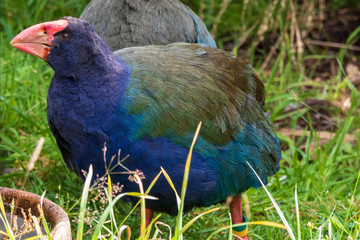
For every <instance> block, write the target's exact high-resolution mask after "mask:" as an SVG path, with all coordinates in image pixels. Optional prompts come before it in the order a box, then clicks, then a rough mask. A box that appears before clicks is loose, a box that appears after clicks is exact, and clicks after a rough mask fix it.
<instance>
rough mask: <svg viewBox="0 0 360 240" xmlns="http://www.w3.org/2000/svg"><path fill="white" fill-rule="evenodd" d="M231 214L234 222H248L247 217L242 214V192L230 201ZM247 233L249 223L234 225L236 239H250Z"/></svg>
mask: <svg viewBox="0 0 360 240" xmlns="http://www.w3.org/2000/svg"><path fill="white" fill-rule="evenodd" d="M230 214H231V220H232V223H233V224H238V223H243V222H247V220H246V217H245V216H244V215H242V209H241V194H239V195H237V196H235V197H234V198H233V199H232V201H231V202H230ZM247 233H248V227H247V225H243V226H238V227H233V234H234V237H235V238H236V239H243V240H248V237H247Z"/></svg>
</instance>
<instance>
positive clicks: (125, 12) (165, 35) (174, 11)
mask: <svg viewBox="0 0 360 240" xmlns="http://www.w3.org/2000/svg"><path fill="white" fill-rule="evenodd" d="M80 18H81V19H84V20H86V21H88V22H90V23H91V24H92V25H93V26H94V27H95V29H96V32H97V33H98V34H99V35H100V37H101V38H103V39H104V40H105V41H106V43H107V44H108V45H109V46H110V47H111V49H112V50H113V51H115V50H119V49H122V48H126V47H135V46H143V45H165V44H169V43H174V42H190V43H201V44H205V45H208V46H211V47H216V44H215V41H214V39H213V38H212V37H211V35H210V33H209V32H208V30H207V29H206V26H205V24H204V23H203V22H202V21H201V19H200V18H199V17H198V16H197V15H196V14H195V13H194V12H193V11H192V10H191V9H190V8H189V7H187V6H185V5H184V4H183V3H181V2H180V1H178V0H92V1H91V2H90V3H89V4H88V5H87V7H86V8H85V10H84V12H83V13H82V14H81V16H80Z"/></svg>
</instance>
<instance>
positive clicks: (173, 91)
mask: <svg viewBox="0 0 360 240" xmlns="http://www.w3.org/2000/svg"><path fill="white" fill-rule="evenodd" d="M115 54H116V55H118V56H120V57H121V58H122V59H123V60H124V61H125V62H127V63H128V64H129V65H131V66H132V71H133V74H132V81H131V83H130V88H129V90H128V91H129V92H128V94H129V95H130V96H134V99H133V102H132V104H131V106H130V107H129V108H130V112H129V113H130V114H143V115H145V116H146V118H145V119H144V124H143V125H144V126H146V127H145V128H144V129H142V131H138V133H137V134H143V136H144V135H147V134H148V135H151V136H152V137H158V136H165V135H166V131H168V129H172V131H174V132H175V133H177V134H178V135H179V136H181V137H183V136H184V135H185V134H187V133H188V132H191V131H193V130H194V129H195V128H196V126H197V124H198V123H199V120H200V119H201V120H202V121H203V122H204V123H203V131H202V136H203V137H204V138H205V139H206V140H208V141H210V142H212V143H214V144H225V143H228V142H230V141H231V139H232V138H233V137H234V136H235V135H236V134H237V132H238V131H239V130H241V129H243V128H244V124H245V123H246V124H254V123H255V122H256V121H258V122H259V123H261V124H262V125H263V126H265V127H266V128H267V129H268V131H269V133H271V135H272V136H275V134H274V132H273V129H272V125H271V123H270V122H269V120H268V118H267V117H266V115H265V114H264V112H263V105H264V98H265V97H264V85H263V84H262V83H261V81H260V80H259V78H258V77H257V76H256V75H255V74H254V72H253V70H252V68H251V67H250V66H249V65H248V64H247V63H245V62H244V61H242V60H241V59H240V58H236V57H235V56H234V55H233V54H232V53H228V52H225V51H222V50H219V49H216V48H210V47H202V46H200V45H191V44H185V43H176V44H170V45H167V46H147V47H136V48H128V49H123V50H120V51H117V52H115ZM155 59H156V60H155ZM184 63H185V64H184ZM143 136H138V137H143Z"/></svg>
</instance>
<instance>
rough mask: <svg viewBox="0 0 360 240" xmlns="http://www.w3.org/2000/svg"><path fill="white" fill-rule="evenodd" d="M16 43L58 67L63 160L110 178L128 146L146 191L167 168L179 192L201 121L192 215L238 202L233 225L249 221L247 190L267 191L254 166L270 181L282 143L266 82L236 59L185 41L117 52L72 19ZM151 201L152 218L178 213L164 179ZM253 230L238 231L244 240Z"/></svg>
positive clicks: (51, 96) (120, 178)
mask: <svg viewBox="0 0 360 240" xmlns="http://www.w3.org/2000/svg"><path fill="white" fill-rule="evenodd" d="M11 44H12V45H13V46H14V47H16V48H18V49H20V50H22V51H25V52H27V53H30V54H32V55H34V56H37V57H40V58H42V59H44V60H45V61H46V62H47V63H48V64H49V65H50V66H51V67H52V68H53V69H54V71H55V75H54V77H53V78H52V80H51V83H50V87H49V92H48V98H47V103H48V108H47V114H48V122H49V126H50V130H51V132H52V133H53V135H54V137H55V138H56V141H57V144H58V146H59V148H60V150H61V153H62V155H63V158H64V160H65V162H66V163H67V165H68V166H69V167H70V168H72V169H73V170H75V171H76V172H77V173H79V175H80V176H82V174H81V170H85V171H87V170H88V169H89V166H90V165H91V164H92V165H93V167H94V172H95V174H98V175H99V176H102V175H104V174H105V173H106V166H109V165H110V161H111V157H112V156H114V155H116V154H117V153H118V151H119V150H120V149H121V154H122V156H126V155H129V157H128V158H126V160H124V161H123V162H122V164H123V165H124V166H125V167H126V168H128V169H130V170H131V171H135V170H136V169H139V170H141V171H142V172H143V173H144V175H145V177H146V178H145V179H143V184H144V187H145V188H147V187H148V186H149V184H150V183H151V181H152V180H153V179H154V177H155V176H156V175H157V174H158V173H159V171H160V170H161V169H160V167H163V168H164V169H165V170H166V171H167V173H168V174H169V176H170V178H171V179H172V181H173V183H174V185H175V188H176V190H177V192H181V186H182V181H183V174H184V168H185V162H186V156H187V154H188V152H189V147H190V144H191V142H192V138H193V136H194V131H195V129H196V127H197V125H198V123H199V122H200V121H202V122H203V126H202V128H201V131H200V135H199V137H198V140H197V142H196V145H195V148H194V152H193V155H192V161H191V166H190V172H189V184H188V188H187V193H186V198H185V210H190V209H191V208H193V207H194V206H209V205H212V204H216V203H219V202H224V201H225V200H226V199H227V198H228V197H229V196H232V197H233V198H232V201H231V203H230V212H231V217H232V221H233V223H240V222H243V221H244V220H245V219H244V218H243V216H242V211H241V193H242V192H244V191H246V190H247V189H249V188H251V187H255V188H257V187H260V186H261V184H260V182H259V180H258V179H257V177H256V176H255V174H254V172H253V171H252V170H251V169H250V167H249V166H248V164H247V162H248V163H249V164H250V165H251V166H252V167H253V168H254V169H255V171H256V172H257V173H258V175H259V176H260V178H261V179H262V181H263V182H264V183H265V184H266V183H267V180H268V177H269V176H271V175H273V174H274V173H275V172H276V171H277V170H278V168H279V161H280V158H281V150H280V146H279V142H278V139H277V137H276V134H275V132H274V129H273V125H272V123H271V122H270V120H269V118H268V117H267V115H266V114H265V113H264V109H263V107H264V102H265V91H264V85H263V84H262V82H261V81H260V80H259V78H258V77H257V76H256V75H255V74H254V72H253V70H252V68H251V67H250V66H249V65H248V64H247V63H245V62H244V61H242V60H241V59H240V58H238V57H236V56H234V55H233V54H232V53H229V52H226V51H223V50H220V49H216V48H211V47H206V46H203V45H199V44H188V43H176V44H170V45H166V46H145V47H133V48H126V49H123V50H119V51H117V52H115V53H113V52H112V51H111V49H110V48H109V46H108V45H107V44H106V43H105V42H104V41H103V40H102V39H101V38H100V37H99V36H98V35H97V34H96V33H95V31H94V29H93V27H91V26H90V24H89V23H87V22H86V21H83V20H79V19H76V18H71V17H66V18H63V19H61V20H58V21H53V22H46V23H41V24H38V25H35V26H33V27H30V28H28V29H27V30H24V31H23V32H21V33H20V34H18V35H17V36H16V37H15V38H14V39H13V40H12V41H11ZM104 143H106V146H107V157H106V165H105V164H104V159H103V151H102V148H103V146H104ZM114 171H115V172H123V171H124V169H123V168H122V167H120V166H118V167H116V169H114ZM82 177H83V176H82ZM111 179H112V181H113V182H115V183H116V182H120V183H121V184H123V185H124V187H123V191H124V192H133V191H138V185H137V184H136V183H134V182H131V181H129V179H128V175H126V174H113V175H111ZM150 195H152V196H155V197H157V198H158V200H147V201H146V207H147V208H148V211H147V212H148V213H150V212H151V211H152V210H154V211H161V212H167V213H169V214H172V215H174V214H176V213H177V211H178V209H177V204H176V198H175V194H174V192H173V190H172V189H171V187H170V185H169V183H168V182H167V180H166V178H165V177H164V176H161V177H160V178H159V179H158V181H157V182H156V184H155V185H154V187H153V188H152V190H151V191H150ZM127 200H128V201H131V202H133V203H136V202H137V201H138V199H136V198H128V199H127ZM150 215H151V214H149V216H150ZM246 231H247V229H246V228H244V229H243V228H239V227H237V228H234V233H235V234H236V235H237V236H240V237H244V239H246V238H247V237H246V233H247V232H246Z"/></svg>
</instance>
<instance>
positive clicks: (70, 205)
mask: <svg viewBox="0 0 360 240" xmlns="http://www.w3.org/2000/svg"><path fill="white" fill-rule="evenodd" d="M87 2H88V1H85V0H82V1H81V0H68V1H64V0H56V1H55V0H17V1H12V0H1V17H0V24H1V25H0V30H1V33H0V39H1V43H0V44H1V59H0V63H1V79H0V185H1V186H6V187H13V188H21V189H25V190H27V191H30V192H34V193H37V194H40V195H41V194H42V193H43V192H44V191H45V190H46V191H47V194H46V196H47V197H48V198H49V199H51V200H53V201H55V202H56V203H57V204H59V205H60V206H62V207H63V208H64V209H65V210H66V211H67V212H68V213H69V216H70V218H71V220H72V221H73V224H74V229H76V226H77V225H76V222H77V219H78V213H79V208H80V206H79V201H80V198H81V189H82V186H83V183H82V182H81V181H80V179H79V178H78V177H77V176H76V175H75V174H74V173H72V172H70V171H69V170H68V169H67V168H66V166H65V164H64V162H63V161H62V159H61V155H60V152H59V150H58V149H57V147H56V143H55V141H54V138H53V137H52V136H51V134H50V131H49V129H48V125H47V120H46V95H47V89H48V85H49V83H50V79H51V77H52V74H53V71H52V69H51V68H49V67H48V66H46V64H44V62H42V60H40V59H37V58H34V57H32V56H30V55H28V54H24V53H22V52H20V51H18V50H16V49H14V48H11V47H10V45H9V42H10V40H11V39H12V38H13V37H14V36H15V35H16V34H17V33H18V32H20V31H21V30H23V29H25V28H26V27H29V26H31V25H34V24H36V23H39V22H42V21H49V20H54V19H58V18H60V17H62V16H65V15H70V16H80V14H81V12H82V10H83V9H84V7H85V6H86V4H87ZM184 3H186V4H188V5H189V6H191V7H192V8H193V9H194V11H195V12H197V13H199V15H200V16H201V17H202V18H203V19H204V21H205V23H206V24H207V26H208V28H209V30H210V31H211V33H212V34H213V35H214V36H215V39H216V41H217V43H218V45H219V47H220V48H224V49H226V50H229V51H233V52H234V53H236V54H238V55H239V56H242V57H244V58H246V59H247V60H248V61H249V62H250V63H251V64H252V65H253V66H254V67H255V69H256V71H257V73H258V74H259V75H260V77H261V79H262V80H263V81H264V83H265V85H266V90H267V104H266V109H267V111H268V112H269V113H271V119H272V121H274V123H275V126H276V128H277V130H278V136H279V139H280V140H281V144H282V148H283V159H282V162H281V168H280V171H279V173H278V174H277V175H276V176H274V177H272V178H271V180H270V183H271V184H269V186H268V190H269V191H270V192H271V193H272V195H273V196H274V198H275V199H276V201H277V202H278V203H279V205H280V208H281V209H282V211H283V212H284V214H285V217H286V218H287V219H288V221H289V223H290V226H291V227H292V229H293V231H294V232H295V235H296V237H297V239H359V236H360V224H359V223H360V191H359V190H358V189H359V187H357V188H356V186H357V183H358V181H359V173H360V171H359V169H360V141H359V138H360V127H359V126H360V111H359V107H360V95H359V89H360V71H359V68H360V59H359V53H360V41H359V39H360V8H359V7H360V6H359V3H358V1H351V0H347V1H341V0H331V1H325V0H318V1H316V0H302V1H293V0H259V1H249V0H241V1H240V0H233V1H231V0H201V1H198V0H186V1H184ZM41 137H44V138H45V142H44V144H43V146H42V148H41V153H40V155H39V156H38V157H36V156H34V157H33V159H34V161H36V162H35V165H34V166H33V167H31V165H32V164H31V163H30V161H31V156H32V154H33V152H34V149H35V147H36V146H37V145H38V142H39V139H40V138H41ZM184 158H186V156H184ZM27 172H28V173H27ZM296 189H297V195H296V194H295V190H296ZM90 194H94V195H93V196H95V195H97V194H98V193H97V192H96V191H95V192H93V193H90ZM296 196H297V201H296ZM92 199H93V198H92ZM243 201H244V203H245V205H244V206H245V208H244V209H245V212H246V215H247V217H248V218H249V219H250V220H251V221H256V220H268V221H273V222H280V217H279V216H278V214H277V213H276V211H275V209H274V207H273V205H272V203H271V201H270V199H269V198H268V196H267V195H266V193H265V191H264V189H258V190H256V191H255V190H254V189H250V190H249V191H248V192H247V194H245V195H244V199H243ZM296 204H298V210H297V208H296ZM87 207H88V211H87V213H88V215H87V218H86V220H87V223H88V224H86V225H85V230H84V231H85V238H89V237H90V236H91V235H92V233H93V231H94V228H93V226H94V225H95V224H96V223H95V222H94V221H93V220H94V219H96V218H97V219H98V218H99V216H100V215H101V212H102V210H103V209H104V207H106V205H104V204H102V203H101V201H100V200H98V201H89V202H88V206H87ZM208 209H211V208H208ZM208 209H194V211H191V212H190V213H188V214H186V215H185V217H184V223H186V222H188V221H190V220H191V219H193V218H194V217H195V216H197V215H199V214H200V213H202V212H204V211H206V210H208ZM114 210H115V214H116V216H117V219H118V222H119V224H120V223H121V222H122V220H124V218H125V216H127V215H128V213H129V212H130V210H131V206H129V205H128V204H126V203H124V202H121V203H118V204H117V205H116V208H115V209H114ZM159 220H160V221H162V222H164V223H165V224H167V225H169V226H170V227H171V228H172V229H174V226H175V219H174V218H172V217H169V216H167V215H165V214H162V216H161V218H160V219H159ZM228 223H229V216H228V210H227V208H226V207H224V208H221V209H220V210H218V211H215V212H213V213H211V214H209V215H206V216H204V217H202V218H200V219H199V220H198V221H197V222H195V223H194V224H193V225H192V226H191V228H189V229H188V230H187V231H186V232H185V235H184V238H185V239H204V238H205V236H209V235H210V234H211V233H212V232H214V231H215V230H216V229H218V228H219V227H224V226H227V225H228ZM125 224H127V225H129V226H130V227H131V229H132V232H133V236H137V234H138V232H139V228H140V219H139V217H138V213H133V214H131V215H130V217H129V218H127V220H126V222H125ZM159 228H160V229H161V230H162V231H164V232H165V233H164V234H163V235H162V237H163V238H165V237H166V236H168V233H169V231H168V229H167V227H166V226H159ZM103 234H108V235H107V237H108V238H110V235H111V234H112V233H111V232H108V233H106V231H104V232H103ZM228 235H229V232H228V231H222V232H220V233H218V234H216V235H214V236H213V237H212V239H225V238H227V237H228ZM249 236H250V237H251V238H252V239H288V238H289V236H288V234H287V232H286V231H285V230H282V229H277V228H271V227H266V226H256V225H253V226H250V233H249Z"/></svg>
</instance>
